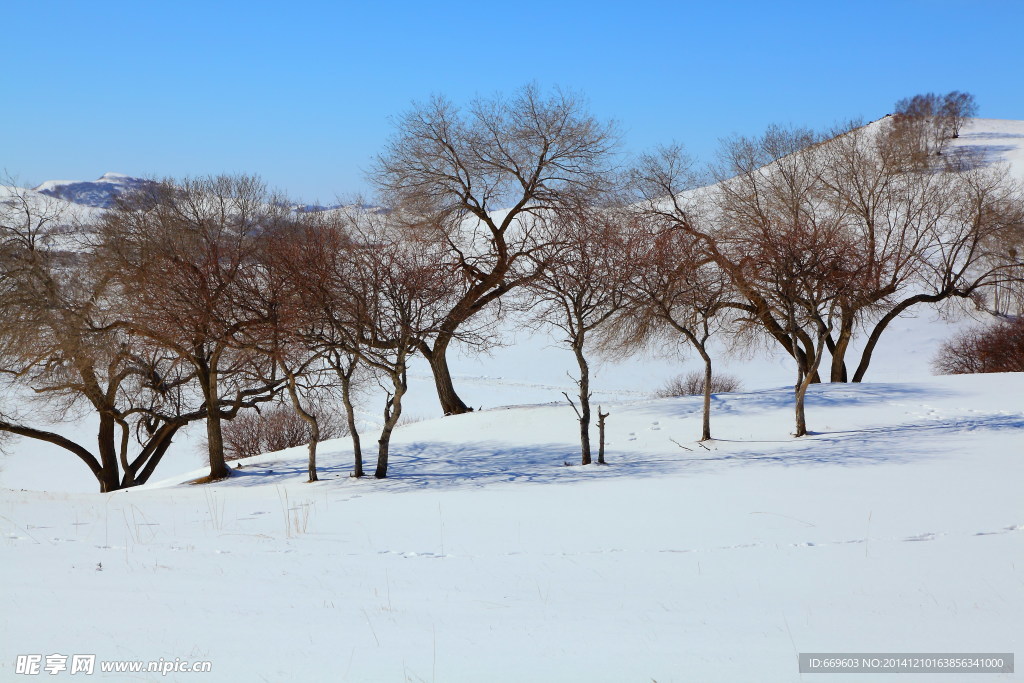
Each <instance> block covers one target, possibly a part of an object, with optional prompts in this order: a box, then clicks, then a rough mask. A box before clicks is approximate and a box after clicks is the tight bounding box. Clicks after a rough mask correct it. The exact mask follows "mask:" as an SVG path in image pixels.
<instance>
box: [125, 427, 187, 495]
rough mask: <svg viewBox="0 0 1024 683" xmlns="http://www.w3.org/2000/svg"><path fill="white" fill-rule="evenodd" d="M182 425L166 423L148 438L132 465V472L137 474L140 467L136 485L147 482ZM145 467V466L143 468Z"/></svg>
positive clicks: (136, 476)
mask: <svg viewBox="0 0 1024 683" xmlns="http://www.w3.org/2000/svg"><path fill="white" fill-rule="evenodd" d="M183 426H184V425H181V424H174V423H166V424H163V425H161V426H160V428H159V429H157V430H156V433H155V434H153V436H151V437H150V438H149V441H147V442H146V445H145V446H143V448H142V452H141V453H140V454H139V456H138V457H137V458H136V459H135V461H134V462H133V463H132V472H138V470H139V468H140V467H142V471H141V472H138V474H136V475H135V482H136V483H137V484H145V483H146V482H147V481H149V478H150V476H152V474H153V471H154V470H155V469H156V466H157V465H159V464H160V460H162V459H163V457H164V454H165V453H166V452H167V449H168V448H170V447H171V441H172V440H173V439H174V435H175V434H177V433H178V430H179V429H181V428H182V427H183ZM143 465H145V466H143Z"/></svg>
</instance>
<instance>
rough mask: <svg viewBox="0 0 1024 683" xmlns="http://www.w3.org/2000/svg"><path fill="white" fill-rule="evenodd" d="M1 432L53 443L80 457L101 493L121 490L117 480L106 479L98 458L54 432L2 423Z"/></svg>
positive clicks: (0, 422) (0, 424)
mask: <svg viewBox="0 0 1024 683" xmlns="http://www.w3.org/2000/svg"><path fill="white" fill-rule="evenodd" d="M0 431H4V432H8V433H10V434H17V435H18V436H24V437H27V438H29V439H38V440H39V441H44V442H46V443H51V444H53V445H54V446H58V447H60V448H63V449H64V450H66V451H69V452H71V453H74V454H75V455H77V456H78V458H79V460H81V461H82V462H84V463H85V465H86V466H87V467H88V468H89V471H90V472H92V474H93V476H94V477H96V481H98V482H99V484H100V492H101V493H104V492H107V491H115V490H117V489H118V488H120V486H119V484H118V482H117V480H116V479H115V480H113V481H111V480H110V479H107V478H105V476H106V475H105V473H104V470H103V467H102V466H101V465H100V463H99V461H98V460H96V457H95V456H94V455H93V454H92V453H90V452H89V451H87V450H86V449H85V448H83V447H82V446H80V445H78V444H77V443H75V442H74V441H72V440H70V439H68V438H65V437H63V436H61V435H60V434H56V433H54V432H45V431H43V430H40V429H33V428H32V427H24V426H22V425H16V424H13V423H11V422H3V421H0Z"/></svg>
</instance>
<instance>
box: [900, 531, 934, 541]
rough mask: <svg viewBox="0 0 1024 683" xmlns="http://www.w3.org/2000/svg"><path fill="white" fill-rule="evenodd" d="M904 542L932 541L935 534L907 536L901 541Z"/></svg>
mask: <svg viewBox="0 0 1024 683" xmlns="http://www.w3.org/2000/svg"><path fill="white" fill-rule="evenodd" d="M903 540H904V541H934V540H935V534H933V533H932V532H930V531H929V532H928V533H926V534H919V535H917V536H907V537H906V538H904V539H903Z"/></svg>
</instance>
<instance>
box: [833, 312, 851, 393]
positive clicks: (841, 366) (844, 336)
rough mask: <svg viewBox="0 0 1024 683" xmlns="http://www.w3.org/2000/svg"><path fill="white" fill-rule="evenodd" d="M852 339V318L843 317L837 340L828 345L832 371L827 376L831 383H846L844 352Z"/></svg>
mask: <svg viewBox="0 0 1024 683" xmlns="http://www.w3.org/2000/svg"><path fill="white" fill-rule="evenodd" d="M852 338H853V316H852V315H850V316H849V317H847V316H843V321H842V323H841V325H840V327H839V338H838V339H836V341H835V344H834V345H830V347H829V353H831V354H832V369H831V373H830V376H829V381H831V382H846V381H849V380H848V379H847V372H846V350H847V349H848V348H849V347H850V340H851V339H852Z"/></svg>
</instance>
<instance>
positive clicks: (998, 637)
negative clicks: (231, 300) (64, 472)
mask: <svg viewBox="0 0 1024 683" xmlns="http://www.w3.org/2000/svg"><path fill="white" fill-rule="evenodd" d="M1022 397H1024V375H1001V376H999V375H997V376H983V377H952V378H938V379H932V380H929V381H927V382H915V383H900V384H864V385H845V386H840V385H830V386H820V387H814V388H813V389H812V395H811V397H810V399H809V403H810V407H809V419H810V421H811V425H812V428H813V429H814V430H815V431H816V432H818V433H817V434H816V435H814V436H812V437H810V438H808V439H801V440H794V439H792V438H790V437H789V436H788V430H789V428H790V427H791V408H790V394H789V392H788V391H787V390H784V389H774V390H765V391H759V392H752V393H748V394H742V395H735V396H721V397H718V398H717V399H716V417H715V422H714V428H715V431H716V433H717V434H718V435H719V436H720V437H721V440H719V441H716V442H713V443H711V444H709V449H708V450H705V449H704V448H701V447H699V446H697V445H696V444H694V443H693V442H692V439H693V438H694V437H695V436H696V435H697V433H698V429H699V419H698V417H697V414H698V411H699V406H698V401H697V400H694V399H668V400H657V401H640V402H627V403H616V404H613V405H611V406H609V409H610V412H611V413H612V417H611V418H609V429H610V434H609V440H610V444H609V458H610V463H611V464H610V465H609V466H608V467H603V468H602V467H589V468H582V467H566V466H564V465H563V464H562V463H563V461H564V460H574V459H575V457H576V454H575V450H574V449H575V444H574V437H575V427H574V424H573V416H572V413H571V411H570V410H569V409H568V408H565V407H562V406H556V407H527V408H514V409H509V410H500V411H499V410H496V411H486V412H482V413H476V414H470V415H465V416H460V417H456V418H445V419H439V420H434V421H430V422H421V423H418V424H414V425H410V426H407V427H404V428H402V429H400V430H399V431H398V432H396V435H395V444H394V448H393V452H394V456H393V462H392V475H393V476H392V478H390V479H388V480H385V481H374V480H362V481H356V480H352V479H350V478H348V477H347V476H346V474H347V471H348V468H349V466H350V462H349V454H348V452H347V448H346V445H345V444H344V442H332V443H330V444H326V445H325V448H324V451H325V455H324V458H323V470H322V475H323V477H324V481H322V482H320V483H317V484H313V485H309V484H304V483H301V482H302V479H303V477H302V469H303V462H302V458H303V453H302V452H301V449H295V450H294V451H292V452H285V453H281V454H275V455H267V456H261V457H260V458H257V459H255V462H252V463H249V464H247V465H246V467H245V468H243V469H242V470H239V471H238V472H237V476H235V477H232V478H231V479H230V480H228V481H227V482H225V483H223V484H219V485H216V486H205V487H193V486H188V485H180V483H179V482H181V481H182V477H178V478H174V479H171V480H167V481H164V482H161V483H157V484H154V485H151V486H148V487H146V488H143V489H136V490H129V491H124V492H118V493H114V494H110V495H104V496H99V495H95V494H92V495H81V494H57V493H53V494H39V493H32V492H20V491H9V492H7V493H6V494H5V495H4V497H3V500H2V502H0V526H2V533H3V541H2V542H0V549H2V550H0V552H2V553H3V555H4V561H3V562H2V563H0V584H2V585H3V586H4V587H5V591H4V593H3V598H2V600H3V610H4V613H5V614H9V615H16V618H9V619H5V620H4V621H3V626H2V627H0V678H3V679H5V680H6V679H9V678H11V674H12V671H11V667H12V663H13V662H14V660H15V655H16V654H19V653H36V652H38V653H42V654H50V653H52V652H58V653H81V652H85V653H95V654H97V655H98V657H99V659H101V660H125V659H126V660H157V659H159V658H163V659H164V660H174V659H175V658H180V659H181V660H186V661H190V662H193V661H197V660H209V661H211V662H212V663H213V664H212V665H213V672H214V674H213V676H212V677H211V680H239V681H241V680H274V681H284V680H295V681H309V680H328V679H329V680H350V681H389V680H412V681H417V680H422V681H433V680H439V681H481V680H487V681H523V680H550V681H649V680H652V679H653V680H657V681H738V680H757V681H795V680H799V676H798V674H797V666H796V661H797V653H798V652H828V651H839V652H891V651H906V652H1012V651H1014V650H1017V651H1020V649H1021V647H1022V646H1024V640H1022V639H1021V631H1020V628H1019V626H1020V614H1021V613H1024V591H1021V590H1020V587H1021V582H1022V575H1021V571H1022V567H1024V563H1022V560H1024V508H1022V507H1021V505H1020V481H1021V479H1022V475H1024V461H1022V460H1021V458H1020V453H1021V445H1022V439H1021V435H1022V433H1024V398H1022ZM673 440H674V441H677V442H678V445H677V444H676V443H673ZM684 448H685V449H687V450H684ZM198 473H201V470H197V472H196V473H194V474H198ZM57 615H65V616H66V617H71V618H65V619H62V621H61V625H60V627H59V628H57V627H55V626H54V623H55V619H56V618H57ZM186 677H187V676H186V675H184V674H179V675H178V676H177V677H174V675H173V674H172V675H171V676H170V677H169V680H179V679H180V680H184V679H185V678H186ZM153 678H155V676H153ZM817 678H819V677H816V680H817ZM1011 678H1012V677H1008V676H990V677H988V678H987V679H986V680H1010V679H1011ZM113 679H116V677H114V678H113ZM120 680H131V679H130V678H128V677H124V678H123V679H120ZM822 680H830V679H829V678H828V677H824V678H822ZM843 680H860V679H858V678H857V677H853V678H852V679H851V678H844V679H843ZM863 680H867V679H866V678H865V679H863ZM870 680H872V681H885V680H902V679H898V678H894V677H890V678H887V677H885V676H881V677H879V676H872V677H871V678H870Z"/></svg>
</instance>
